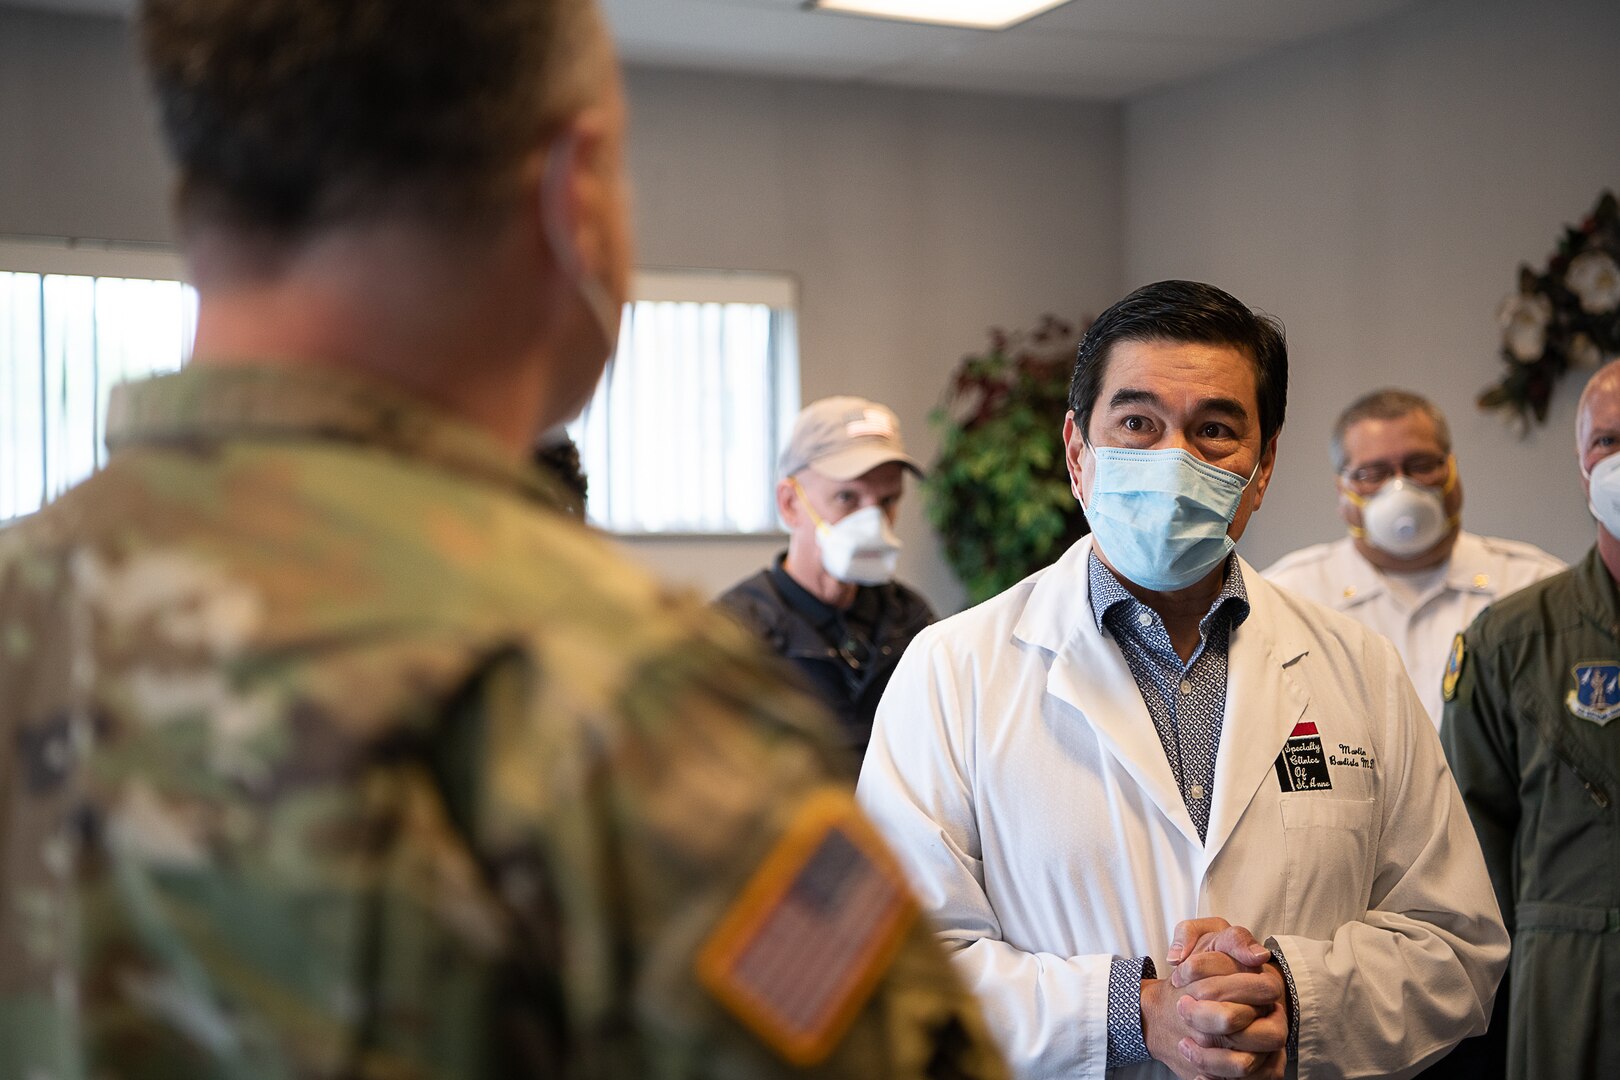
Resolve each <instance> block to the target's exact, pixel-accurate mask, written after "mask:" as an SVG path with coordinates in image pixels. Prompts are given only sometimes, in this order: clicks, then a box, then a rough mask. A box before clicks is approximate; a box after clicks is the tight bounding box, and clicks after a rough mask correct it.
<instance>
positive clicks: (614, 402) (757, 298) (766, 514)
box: [568, 271, 799, 534]
mask: <svg viewBox="0 0 1620 1080" xmlns="http://www.w3.org/2000/svg"><path fill="white" fill-rule="evenodd" d="M632 294H633V296H634V297H635V299H634V300H633V301H632V302H631V303H629V304H627V305H625V309H624V315H623V318H622V321H621V322H620V329H619V347H618V351H617V352H616V353H615V355H614V358H613V360H612V361H611V362H610V363H609V365H608V370H607V373H606V375H605V376H604V377H603V379H602V384H601V385H600V386H599V387H597V391H596V396H595V397H594V398H593V399H592V400H591V403H590V405H588V406H587V407H586V409H585V411H584V412H583V413H582V414H581V415H580V417H579V419H578V420H577V421H575V422H574V423H573V424H571V425H569V429H568V430H569V434H570V435H572V436H573V438H574V441H575V442H577V443H578V444H579V447H580V458H581V461H582V463H583V466H584V469H585V474H586V476H587V478H588V480H589V491H590V500H589V504H588V505H587V507H586V513H587V515H588V516H589V518H590V520H591V521H592V522H593V523H594V524H596V525H598V526H601V527H602V528H605V529H611V530H613V531H615V532H621V533H676V534H682V533H684V534H693V533H769V532H773V531H775V530H776V529H777V528H779V526H778V524H777V519H776V499H775V495H774V489H775V480H776V475H775V474H776V455H777V451H778V449H779V447H780V446H781V444H782V442H783V441H785V440H786V438H787V432H788V431H789V429H790V428H791V426H792V424H793V419H794V417H795V416H796V415H797V414H798V411H799V355H798V331H797V326H796V323H795V316H794V308H795V288H794V283H793V281H792V279H791V278H786V277H783V276H780V275H756V274H727V273H715V272H711V273H699V272H669V271H660V272H656V273H654V272H645V273H640V274H637V275H636V281H635V285H634V288H633V292H632Z"/></svg>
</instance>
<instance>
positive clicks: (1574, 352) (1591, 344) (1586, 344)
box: [1569, 334, 1603, 368]
mask: <svg viewBox="0 0 1620 1080" xmlns="http://www.w3.org/2000/svg"><path fill="white" fill-rule="evenodd" d="M1569 363H1570V366H1571V367H1577V368H1595V367H1601V366H1602V365H1603V350H1602V349H1600V348H1598V344H1597V342H1595V341H1593V340H1592V338H1591V337H1590V336H1589V335H1587V334H1576V335H1575V336H1574V337H1572V338H1570V339H1569Z"/></svg>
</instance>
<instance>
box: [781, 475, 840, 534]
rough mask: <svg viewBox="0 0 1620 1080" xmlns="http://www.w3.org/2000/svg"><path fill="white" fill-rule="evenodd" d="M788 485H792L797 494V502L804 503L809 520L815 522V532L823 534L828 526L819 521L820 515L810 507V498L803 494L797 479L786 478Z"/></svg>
mask: <svg viewBox="0 0 1620 1080" xmlns="http://www.w3.org/2000/svg"><path fill="white" fill-rule="evenodd" d="M788 483H790V484H792V485H793V490H794V491H797V492H798V493H799V501H800V502H802V503H804V509H805V512H806V513H807V514H809V515H810V520H811V521H813V522H815V524H816V531H817V532H823V531H825V530H826V529H828V528H829V527H830V526H828V524H827V523H826V522H825V521H822V520H821V515H820V514H818V513H816V508H815V507H813V506H811V505H810V496H809V495H806V494H805V491H804V487H803V486H802V485H801V484H800V483H799V478H798V477H797V476H790V477H788Z"/></svg>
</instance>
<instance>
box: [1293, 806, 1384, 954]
mask: <svg viewBox="0 0 1620 1080" xmlns="http://www.w3.org/2000/svg"><path fill="white" fill-rule="evenodd" d="M1281 806H1282V825H1283V850H1284V856H1285V858H1286V860H1287V870H1286V872H1285V876H1286V878H1287V904H1288V924H1289V926H1290V927H1291V930H1290V933H1295V934H1305V935H1307V936H1320V937H1331V936H1332V932H1333V931H1334V930H1335V929H1337V928H1338V927H1339V926H1341V925H1343V924H1344V923H1346V922H1350V921H1351V920H1354V919H1359V918H1361V917H1362V916H1363V915H1364V914H1366V908H1367V896H1368V893H1369V889H1370V881H1371V876H1372V856H1373V847H1374V845H1373V840H1374V836H1373V833H1374V816H1373V815H1374V810H1375V804H1374V802H1373V800H1371V799H1330V798H1323V797H1322V795H1321V794H1319V793H1317V792H1299V793H1297V794H1290V795H1284V796H1283V797H1282V799H1281Z"/></svg>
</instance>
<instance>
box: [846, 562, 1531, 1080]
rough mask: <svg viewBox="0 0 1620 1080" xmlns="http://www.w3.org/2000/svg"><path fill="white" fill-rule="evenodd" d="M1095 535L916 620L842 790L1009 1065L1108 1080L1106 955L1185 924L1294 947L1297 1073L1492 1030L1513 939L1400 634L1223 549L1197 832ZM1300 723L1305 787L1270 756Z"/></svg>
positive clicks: (1335, 1068) (1377, 1065)
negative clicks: (882, 843) (896, 862)
mask: <svg viewBox="0 0 1620 1080" xmlns="http://www.w3.org/2000/svg"><path fill="white" fill-rule="evenodd" d="M1090 550H1091V543H1090V541H1089V539H1088V540H1082V541H1081V542H1080V543H1078V544H1076V545H1075V546H1074V547H1072V548H1071V549H1070V550H1069V551H1068V552H1067V553H1066V554H1065V555H1064V556H1063V558H1062V559H1060V560H1059V561H1058V562H1057V563H1056V564H1055V565H1054V566H1052V567H1050V568H1048V569H1047V570H1045V571H1042V572H1041V573H1039V574H1036V575H1034V576H1033V577H1031V578H1028V579H1026V580H1025V581H1023V582H1021V583H1020V584H1018V585H1016V586H1014V587H1013V588H1012V589H1009V590H1008V591H1007V592H1005V593H1003V594H1002V595H1000V596H998V597H996V598H995V599H993V600H990V601H988V602H986V603H984V604H981V605H979V606H978V607H976V608H973V609H971V610H969V611H966V612H963V613H962V614H960V615H957V616H955V617H953V618H950V619H946V620H945V621H943V622H941V623H937V624H935V625H934V626H933V627H931V628H930V629H928V630H925V631H923V633H922V634H921V635H920V636H919V637H918V638H917V639H916V640H915V641H914V642H913V643H912V645H911V647H910V648H909V649H908V650H907V651H906V655H905V657H904V658H903V659H902V660H901V662H900V665H899V667H898V668H897V669H896V671H895V674H894V678H893V680H892V681H891V682H890V684H889V689H888V692H887V693H886V694H885V695H884V697H883V702H882V704H881V705H880V706H879V707H878V713H877V723H876V726H875V728H874V730H873V735H872V744H871V748H870V750H869V751H868V752H867V756H866V761H865V764H864V766H863V768H862V770H861V779H860V785H859V788H858V791H857V794H858V798H859V799H860V802H861V804H862V806H863V807H864V808H865V809H866V811H867V812H868V813H869V814H870V815H871V817H872V819H873V820H874V821H875V822H876V823H877V824H878V827H879V828H880V829H882V830H883V832H884V833H885V835H886V836H887V837H888V839H889V840H890V842H891V843H892V844H893V846H894V847H895V849H896V851H897V852H898V854H899V856H900V858H901V860H902V862H903V863H904V864H905V866H906V868H907V870H908V872H909V874H910V875H911V877H912V881H913V884H914V886H915V888H916V890H917V893H918V895H919V897H920V899H921V901H922V904H923V906H924V908H925V910H926V911H927V912H928V914H929V915H930V916H931V917H932V918H933V919H934V920H935V922H936V924H937V925H938V926H939V927H940V929H941V935H942V937H943V938H944V939H945V941H946V942H947V945H948V946H949V947H950V948H952V949H953V950H954V951H955V958H956V961H957V964H958V966H959V970H960V971H961V973H962V975H963V977H964V979H965V980H966V981H967V982H968V984H969V985H971V986H972V987H973V989H974V990H975V991H976V992H977V993H978V995H979V997H980V1000H981V1001H982V1002H983V1003H984V1006H985V1009H986V1014H987V1016H988V1018H989V1021H990V1024H991V1026H992V1030H993V1031H994V1032H995V1034H996V1036H997V1038H998V1041H999V1042H1000V1043H1001V1045H1002V1047H1003V1048H1004V1049H1005V1050H1006V1051H1007V1052H1008V1055H1009V1057H1010V1058H1011V1060H1012V1062H1013V1064H1014V1068H1015V1069H1016V1071H1017V1072H1018V1073H1019V1075H1020V1076H1022V1077H1025V1078H1031V1080H1033V1078H1044V1077H1082V1078H1088V1080H1103V1077H1104V1073H1105V1066H1106V1062H1107V1043H1108V1015H1107V1014H1108V974H1109V966H1110V961H1111V959H1112V958H1113V957H1115V956H1120V957H1131V956H1152V957H1163V956H1164V955H1165V952H1166V950H1167V949H1168V948H1169V943H1170V934H1171V931H1172V930H1173V928H1174V926H1175V924H1176V923H1177V922H1179V921H1180V920H1183V919H1189V918H1193V917H1195V916H1200V915H1220V916H1223V917H1225V918H1227V919H1230V920H1231V921H1232V922H1234V923H1238V924H1241V925H1244V926H1247V927H1249V928H1250V929H1251V930H1253V931H1254V932H1255V934H1256V935H1258V936H1259V937H1260V938H1261V939H1262V940H1265V939H1268V938H1269V939H1270V940H1271V941H1272V943H1273V944H1274V946H1275V947H1276V948H1277V949H1278V951H1280V952H1281V953H1282V954H1283V955H1284V956H1285V957H1286V958H1287V961H1288V965H1289V970H1290V972H1291V974H1292V975H1293V978H1294V982H1295V986H1296V989H1297V990H1298V994H1299V1015H1298V1018H1297V1025H1298V1032H1299V1061H1298V1069H1299V1075H1300V1076H1313V1077H1338V1076H1345V1077H1350V1076H1356V1077H1362V1076H1365V1077H1373V1076H1379V1077H1382V1076H1392V1077H1401V1076H1408V1075H1411V1074H1412V1073H1413V1072H1415V1071H1416V1070H1417V1069H1418V1068H1419V1067H1420V1066H1421V1065H1422V1064H1424V1063H1426V1062H1428V1061H1430V1060H1433V1059H1435V1058H1437V1057H1438V1056H1439V1055H1440V1054H1442V1053H1443V1052H1444V1051H1445V1050H1447V1049H1448V1048H1449V1047H1450V1046H1452V1045H1453V1044H1455V1043H1456V1042H1457V1041H1458V1040H1460V1039H1462V1038H1464V1037H1465V1036H1467V1035H1469V1034H1471V1033H1476V1032H1478V1031H1480V1030H1482V1029H1483V1028H1484V1025H1485V1021H1486V1018H1487V1017H1488V1015H1489V1013H1490V1005H1491V999H1492V996H1493V993H1494V991H1495V987H1496V984H1497V981H1498V980H1499V978H1500V977H1501V973H1502V970H1503V968H1504V967H1505V965H1506V962H1507V947H1508V945H1507V933H1506V931H1505V930H1504V929H1503V927H1502V921H1501V917H1500V916H1499V915H1498V913H1497V909H1496V901H1495V898H1494V894H1493V893H1492V891H1491V885H1490V881H1489V879H1488V877H1487V876H1486V872H1485V866H1484V862H1483V860H1482V859H1481V857H1480V851H1479V843H1478V841H1477V840H1476V839H1475V838H1474V830H1473V827H1472V826H1471V825H1470V823H1469V820H1468V815H1467V813H1466V811H1465V810H1464V809H1463V806H1462V801H1461V798H1460V797H1459V796H1458V794H1457V788H1456V784H1455V783H1454V782H1453V781H1452V779H1451V773H1450V771H1449V770H1448V769H1447V768H1446V764H1445V760H1444V758H1443V756H1442V755H1441V751H1440V744H1439V740H1438V739H1437V737H1436V736H1435V733H1434V729H1433V728H1432V727H1431V726H1430V725H1429V724H1428V723H1427V718H1426V717H1424V715H1423V712H1422V706H1421V705H1420V704H1419V702H1418V700H1417V696H1416V694H1414V693H1413V691H1412V687H1411V684H1410V683H1409V682H1408V681H1407V679H1406V678H1405V677H1404V675H1403V674H1402V671H1401V667H1400V660H1399V658H1398V657H1397V656H1396V655H1395V651H1394V649H1393V648H1392V647H1391V646H1390V645H1389V643H1388V642H1386V641H1384V640H1383V639H1382V638H1379V637H1378V636H1377V635H1375V634H1372V633H1370V632H1369V631H1368V630H1366V628H1364V627H1362V626H1361V625H1360V624H1358V623H1356V622H1354V621H1352V620H1350V619H1346V618H1344V617H1342V616H1340V615H1336V614H1334V613H1333V612H1331V611H1327V610H1326V609H1324V608H1322V607H1320V606H1318V605H1315V604H1309V603H1306V602H1304V601H1302V600H1299V599H1298V598H1296V597H1294V596H1292V595H1291V594H1289V593H1285V592H1283V591H1282V590H1279V589H1276V588H1273V587H1271V586H1269V585H1268V584H1267V583H1266V582H1264V581H1263V580H1261V579H1260V578H1259V577H1258V575H1256V574H1255V572H1254V570H1253V568H1251V567H1249V566H1247V565H1246V564H1242V563H1241V562H1240V564H1239V566H1240V568H1241V569H1242V572H1243V573H1244V575H1245V582H1246V583H1247V587H1248V591H1249V600H1250V604H1251V610H1250V615H1249V618H1248V619H1247V620H1245V621H1244V622H1243V624H1242V625H1241V626H1239V627H1237V628H1236V630H1235V631H1234V633H1233V636H1232V641H1231V646H1230V652H1229V659H1230V669H1229V676H1228V679H1229V682H1228V692H1227V699H1226V710H1225V716H1224V719H1223V722H1222V728H1221V734H1220V745H1219V750H1218V752H1217V759H1216V773H1215V789H1214V792H1213V805H1212V807H1211V812H1210V819H1209V826H1208V833H1207V842H1206V843H1201V842H1200V841H1199V838H1198V830H1197V829H1196V828H1195V826H1194V825H1193V822H1192V819H1191V817H1190V816H1189V815H1188V813H1187V809H1186V805H1185V803H1184V802H1183V800H1182V797H1181V794H1180V791H1179V790H1178V788H1177V786H1176V781H1175V777H1174V775H1173V773H1172V771H1171V768H1170V764H1169V762H1168V760H1167V759H1166V757H1165V752H1164V748H1163V747H1162V746H1161V744H1160V741H1159V737H1158V735H1157V734H1156V732H1155V731H1154V727H1153V723H1152V721H1151V720H1150V718H1149V716H1148V711H1147V707H1146V705H1145V704H1144V703H1143V701H1142V695H1141V692H1140V690H1139V689H1138V688H1137V685H1136V681H1135V679H1134V678H1133V677H1132V675H1131V672H1130V669H1129V667H1128V666H1127V665H1126V662H1125V658H1124V657H1123V655H1122V654H1121V653H1120V651H1119V649H1118V647H1117V646H1116V645H1115V644H1114V642H1113V640H1112V638H1111V637H1110V636H1109V635H1108V634H1107V633H1106V631H1100V630H1099V629H1098V627H1097V623H1096V620H1095V617H1094V616H1093V614H1092V611H1091V606H1090V602H1089V584H1088V581H1087V576H1086V559H1087V556H1088V555H1089V553H1090ZM1312 725H1314V730H1315V731H1316V732H1317V733H1318V735H1317V739H1318V740H1319V742H1318V745H1319V746H1320V747H1322V753H1321V755H1320V757H1319V760H1318V765H1319V768H1318V770H1317V771H1318V772H1319V773H1322V774H1324V775H1325V777H1326V780H1327V781H1328V782H1330V784H1331V786H1330V787H1322V788H1321V789H1319V790H1305V788H1306V787H1308V786H1310V785H1307V784H1303V783H1296V782H1295V781H1294V780H1293V779H1292V778H1288V779H1285V776H1284V775H1283V774H1282V772H1281V771H1280V770H1279V769H1278V768H1277V762H1278V759H1279V755H1281V754H1282V753H1283V751H1284V749H1285V744H1286V745H1287V746H1289V747H1290V748H1294V747H1302V748H1303V749H1305V750H1306V751H1307V752H1308V748H1305V747H1303V744H1305V743H1309V742H1310V741H1311V739H1310V731H1311V730H1312ZM1294 760H1298V759H1294ZM1285 785H1286V788H1285ZM1288 789H1293V790H1288ZM1291 1072H1292V1070H1291ZM1118 1075H1119V1076H1120V1077H1126V1076H1154V1077H1168V1076H1170V1075H1172V1074H1171V1073H1170V1071H1169V1070H1168V1069H1165V1068H1163V1067H1162V1066H1160V1065H1158V1064H1157V1063H1150V1064H1147V1065H1142V1066H1137V1067H1134V1068H1131V1069H1124V1070H1119V1071H1118Z"/></svg>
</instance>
